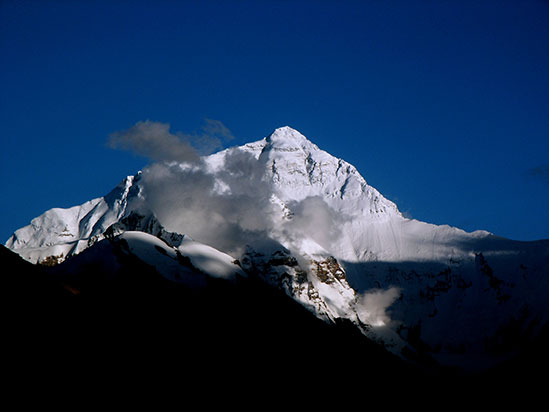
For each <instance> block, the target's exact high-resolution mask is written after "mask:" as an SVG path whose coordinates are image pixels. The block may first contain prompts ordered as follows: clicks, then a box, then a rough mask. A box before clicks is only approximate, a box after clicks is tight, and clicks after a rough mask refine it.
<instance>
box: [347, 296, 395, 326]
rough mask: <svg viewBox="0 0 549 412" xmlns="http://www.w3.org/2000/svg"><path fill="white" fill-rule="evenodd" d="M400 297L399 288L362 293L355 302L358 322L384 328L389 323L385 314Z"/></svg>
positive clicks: (388, 317)
mask: <svg viewBox="0 0 549 412" xmlns="http://www.w3.org/2000/svg"><path fill="white" fill-rule="evenodd" d="M399 296H400V288H397V287H392V288H389V289H387V290H381V289H376V290H371V291H368V292H366V293H363V294H362V295H361V296H360V297H359V298H358V301H357V308H356V309H357V314H358V317H359V318H360V320H361V321H362V322H364V323H366V324H369V325H372V326H377V327H379V326H386V325H389V324H390V323H391V317H390V316H389V314H388V313H387V309H388V308H389V306H391V305H392V304H393V302H394V301H395V300H396V299H397V298H398V297H399Z"/></svg>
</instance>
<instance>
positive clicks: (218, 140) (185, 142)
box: [107, 119, 233, 163]
mask: <svg viewBox="0 0 549 412" xmlns="http://www.w3.org/2000/svg"><path fill="white" fill-rule="evenodd" d="M231 139H233V134H232V133H231V131H230V130H229V129H228V128H227V127H226V126H225V125H224V124H223V123H222V122H220V121H219V120H213V119H205V121H204V125H203V126H202V127H201V128H200V130H199V131H197V132H193V133H182V132H176V133H172V132H170V125H169V124H168V123H162V122H154V121H150V120H146V121H140V122H137V123H136V124H135V125H133V126H132V127H130V128H129V129H127V130H121V131H117V132H114V133H112V134H111V135H110V136H109V140H108V142H107V144H108V146H109V147H111V148H113V149H121V150H128V151H130V152H133V153H135V154H137V155H139V156H143V157H147V158H149V159H150V160H152V161H177V162H181V163H196V162H198V160H199V157H200V155H204V154H209V153H212V152H213V151H215V150H217V149H220V148H222V147H223V144H224V143H225V142H227V141H229V140H231Z"/></svg>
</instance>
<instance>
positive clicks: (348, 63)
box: [0, 0, 549, 242]
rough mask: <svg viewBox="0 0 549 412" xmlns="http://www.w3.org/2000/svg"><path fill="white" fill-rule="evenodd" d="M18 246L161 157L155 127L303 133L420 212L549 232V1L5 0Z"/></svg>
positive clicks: (8, 173) (2, 124)
mask: <svg viewBox="0 0 549 412" xmlns="http://www.w3.org/2000/svg"><path fill="white" fill-rule="evenodd" d="M0 56H1V59H2V60H1V61H0V136H1V139H2V149H1V158H0V161H1V168H0V177H1V180H2V209H1V214H0V239H1V240H2V242H3V241H5V240H6V239H7V238H8V237H9V236H10V235H11V233H12V232H13V231H14V230H15V229H17V228H19V227H21V226H23V225H26V224H28V223H29V222H30V220H31V219H32V218H33V217H35V216H37V215H39V214H41V213H42V212H44V211H45V210H47V209H49V208H52V207H69V206H73V205H76V204H80V203H83V202H84V201H86V200H88V199H91V198H93V197H98V196H101V195H104V194H106V193H107V192H108V191H109V190H110V189H112V188H113V187H114V186H115V185H116V184H117V183H118V182H119V181H120V180H121V179H122V178H123V177H125V176H126V175H129V174H134V173H135V172H136V171H137V170H139V169H140V168H142V167H143V166H144V165H146V163H147V160H146V159H144V158H139V157H137V156H134V155H132V154H130V153H126V152H121V151H115V150H112V149H109V148H108V147H107V146H106V144H105V142H106V140H107V138H108V136H109V134H110V133H112V132H114V131H117V130H121V129H127V128H129V127H131V126H132V125H134V124H135V123H136V122H137V121H140V120H147V119H149V120H153V121H159V122H167V123H170V124H171V127H172V129H171V130H172V131H174V132H176V131H182V132H192V131H195V130H198V129H199V128H200V126H201V125H202V123H203V120H204V119H205V118H210V119H216V120H220V121H222V122H223V123H224V124H225V125H226V126H227V127H228V128H229V129H230V130H231V131H232V133H233V134H234V136H235V139H234V140H233V141H232V142H231V144H234V145H236V144H242V143H244V142H247V141H251V140H256V139H259V138H262V137H264V136H265V135H267V134H269V133H270V132H271V131H272V130H273V129H275V128H276V127H279V126H283V125H290V126H292V127H294V128H296V129H298V130H300V131H301V132H302V133H303V134H304V135H306V136H307V137H309V138H310V139H311V140H312V141H314V142H315V143H316V144H318V145H319V146H320V147H321V148H323V149H325V150H327V151H329V152H330V153H332V154H333V155H335V156H338V157H341V158H344V159H345V160H347V161H348V162H350V163H352V164H354V165H355V166H356V167H357V168H358V170H359V171H360V172H361V173H362V175H363V176H364V177H365V178H366V180H367V181H368V182H369V183H370V184H371V185H373V186H374V187H376V188H377V189H378V190H380V191H381V193H383V194H384V195H385V196H386V197H388V198H389V199H391V200H393V201H395V202H396V203H397V205H398V206H399V208H400V210H401V211H403V212H406V213H407V214H409V215H410V216H411V217H413V218H416V219H419V220H424V221H428V222H432V223H437V224H444V223H445V224H450V225H453V226H458V227H461V228H463V229H465V230H468V231H470V230H475V229H486V230H489V231H491V232H494V233H496V234H498V235H501V236H505V237H509V238H513V239H520V240H533V239H540V238H549V2H548V1H542V0H531V1H527V0H524V1H501V0H500V1H488V0H486V1H479V2H473V1H458V0H456V1H405V0H403V1H381V0H379V1H356V2H354V1H347V2H346V1H311V2H299V1H217V2H212V1H200V2H198V1H197V2H176V1H154V2H152V1H149V2H139V1H131V2H130V1H105V2H102V1H75V2H69V1H10V0H0Z"/></svg>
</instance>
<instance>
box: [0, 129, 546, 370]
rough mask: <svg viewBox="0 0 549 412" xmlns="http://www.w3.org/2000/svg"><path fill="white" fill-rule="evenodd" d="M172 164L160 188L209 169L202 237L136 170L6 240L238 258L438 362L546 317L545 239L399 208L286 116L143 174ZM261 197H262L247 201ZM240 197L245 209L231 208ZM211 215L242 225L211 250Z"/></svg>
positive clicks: (208, 269) (297, 295)
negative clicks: (163, 208)
mask: <svg viewBox="0 0 549 412" xmlns="http://www.w3.org/2000/svg"><path fill="white" fill-rule="evenodd" d="M174 168H175V169H174ZM195 169H196V170H195ZM174 170H181V171H189V170H193V174H188V175H186V174H185V172H181V173H180V174H178V175H177V179H179V180H177V179H172V180H170V181H169V182H170V184H173V185H174V187H173V189H174V190H173V192H177V187H175V186H177V185H179V184H181V185H184V184H185V178H190V177H192V178H193V179H196V182H197V183H196V185H194V186H193V185H190V186H188V187H187V186H183V187H185V188H186V190H185V191H183V192H184V193H188V192H189V191H191V190H198V191H197V192H196V193H197V194H198V193H199V192H200V191H201V190H202V186H200V185H199V183H198V182H210V185H211V187H210V186H207V185H205V186H204V187H203V190H202V191H207V190H210V191H211V192H212V193H210V194H207V196H201V197H200V201H201V202H202V203H201V204H199V205H198V209H197V210H198V211H199V212H200V216H201V219H202V220H204V221H211V222H208V223H212V222H213V224H210V225H209V226H208V231H207V232H208V233H205V232H204V231H203V232H202V234H206V235H208V236H209V237H208V239H211V242H212V244H211V245H204V244H201V243H197V242H194V241H192V240H190V238H189V237H188V236H184V233H187V232H188V231H191V232H192V231H196V230H198V229H196V223H197V222H196V216H197V213H196V212H195V213H194V214H188V210H191V209H192V207H196V206H193V205H192V203H193V202H194V201H195V200H196V199H195V198H193V197H189V198H184V199H186V201H182V202H179V199H180V198H177V197H176V198H174V199H175V200H174V199H171V198H170V199H169V202H170V208H171V210H170V213H169V214H166V213H158V215H157V213H156V212H157V211H159V209H158V208H159V206H158V204H160V205H162V202H159V201H158V200H159V199H154V198H153V193H154V192H153V191H152V190H151V187H150V186H147V179H146V177H145V178H144V177H143V175H142V174H137V175H136V176H130V177H128V178H126V179H125V180H124V181H123V182H122V183H121V184H120V185H119V186H117V187H116V188H115V189H114V190H113V191H112V192H111V193H109V194H108V195H107V196H105V197H103V198H99V199H94V200H91V201H89V202H86V203H84V204H83V205H80V206H75V207H73V208H70V209H52V210H50V211H47V212H45V213H44V214H43V215H41V216H39V217H37V218H36V219H34V220H33V221H32V222H31V224H30V225H29V226H26V227H24V228H21V229H19V230H17V231H16V232H15V233H14V235H13V236H12V237H11V238H10V239H9V240H8V241H7V243H6V246H7V247H9V248H10V249H12V250H14V251H15V252H17V253H19V254H20V255H21V256H22V257H24V258H25V259H27V260H29V261H31V262H33V263H36V262H44V261H46V262H48V263H51V261H58V262H59V261H62V260H64V259H66V258H67V257H70V256H72V255H75V254H77V253H79V252H81V251H82V250H84V249H86V248H87V247H90V246H92V245H93V244H94V243H95V242H97V241H98V240H100V239H103V238H104V237H109V236H115V235H120V236H124V237H127V240H128V242H129V244H130V246H131V247H133V248H134V251H135V253H136V254H137V255H138V256H143V260H144V261H147V260H149V262H150V263H152V264H154V265H155V266H157V267H164V266H165V268H164V269H163V270H164V271H165V272H166V276H167V277H170V276H171V278H173V276H172V275H170V274H169V273H168V272H170V270H171V269H169V267H170V265H171V263H170V264H168V263H164V261H166V262H168V260H166V259H171V260H170V262H171V261H174V260H173V259H174V257H173V256H174V254H176V255H177V253H180V254H182V255H186V256H188V257H189V258H190V259H191V261H192V264H193V265H194V266H196V267H197V268H199V269H200V270H201V271H203V272H205V273H208V274H210V275H212V276H218V277H224V278H225V277H231V276H233V275H234V273H235V272H238V270H240V269H239V268H238V267H236V265H235V264H234V263H233V262H234V261H235V260H236V259H238V260H239V262H240V264H241V266H242V268H243V269H244V270H245V271H246V272H247V273H249V274H254V275H256V276H259V277H262V278H263V279H264V280H266V281H267V282H269V283H271V284H273V285H275V286H277V287H279V288H280V289H282V290H284V291H285V292H286V293H287V294H288V295H290V296H291V297H293V298H294V299H295V300H297V301H298V302H300V303H302V304H303V305H304V306H306V307H307V308H309V309H310V310H311V311H312V312H314V313H315V314H316V315H317V316H319V317H320V318H323V319H325V320H327V321H334V320H336V319H338V318H344V319H349V320H351V321H352V322H354V323H355V324H356V326H357V327H358V328H359V329H360V330H361V331H362V332H363V333H365V334H366V335H368V336H369V337H370V338H372V339H374V340H377V341H379V342H380V343H382V344H384V345H385V346H386V347H387V348H388V349H390V350H392V351H393V352H395V353H398V354H399V355H402V356H405V357H407V358H424V357H425V356H428V357H431V358H433V359H435V360H436V361H438V362H441V363H443V364H447V365H460V366H464V367H471V368H477V367H480V366H487V365H490V364H491V363H494V362H496V361H498V360H500V359H501V358H502V357H504V356H507V355H508V354H509V353H510V352H512V350H513V348H514V347H515V346H517V345H519V344H520V343H521V342H523V341H524V340H528V339H530V338H531V337H532V336H535V334H536V333H537V331H538V330H539V329H540V327H541V326H542V325H544V324H545V323H546V322H547V320H548V318H549V313H548V308H547V305H546V299H545V296H546V294H547V293H548V292H549V280H548V278H549V277H548V276H547V274H548V273H549V241H537V242H516V241H512V240H508V239H504V238H500V237H497V236H495V235H493V234H491V233H488V232H485V231H476V232H473V233H467V232H465V231H463V230H460V229H458V228H454V227H450V226H446V225H442V226H437V225H432V224H428V223H424V222H420V221H417V220H412V219H407V218H405V217H404V216H403V215H402V214H401V213H400V212H399V211H398V208H397V207H396V205H395V204H394V203H393V202H391V201H389V200H388V199H385V198H384V197H383V196H382V195H381V194H380V193H379V192H378V191H377V190H376V189H375V188H373V187H371V186H370V185H368V183H367V182H366V180H365V179H364V178H363V177H362V176H361V175H360V174H359V172H358V171H357V170H356V168H355V167H353V166H352V165H350V164H349V163H347V162H345V161H344V160H342V159H338V158H335V157H333V156H331V155H330V154H329V153H327V152H325V151H323V150H321V149H319V148H318V147H317V146H316V145H315V144H313V143H312V142H311V141H309V140H308V139H306V138H305V137H304V136H303V135H302V134H301V133H299V132H298V131H296V130H294V129H292V128H290V127H282V128H279V129H276V130H275V131H274V132H273V133H272V134H271V135H270V136H268V137H266V138H264V139H261V140H259V141H256V142H252V143H248V144H246V145H244V146H241V147H236V148H230V149H227V150H224V151H221V152H219V153H216V154H213V155H211V156H208V157H205V158H203V159H202V163H201V164H199V165H173V164H172V165H159V166H157V171H156V174H155V176H156V178H157V180H156V181H155V184H156V185H158V184H159V183H162V181H163V180H162V179H163V178H162V176H164V175H165V176H171V175H173V171H174ZM158 171H160V172H161V173H158ZM197 171H198V172H197ZM163 173H164V174H163ZM149 175H150V173H149V174H148V175H147V176H149ZM158 175H160V178H158ZM199 178H200V179H199ZM158 179H159V180H158ZM166 181H167V180H166ZM172 182H173V183H172ZM193 182H194V181H193ZM193 182H191V183H193ZM149 184H150V183H149ZM196 186H197V187H196ZM166 193H168V195H169V194H170V192H166ZM201 194H203V193H201ZM262 197H264V198H265V199H268V201H262V202H260V201H257V202H256V203H253V200H254V199H260V198H262ZM235 199H244V200H243V201H242V202H240V203H236V202H234V200H235ZM160 200H161V201H164V203H165V202H168V198H166V199H160ZM231 201H232V203H231ZM250 202H252V203H253V204H252V206H253V207H250ZM218 204H219V205H223V206H224V208H223V209H221V208H220V207H217V208H215V207H214V206H217V205H218ZM239 207H242V208H243V210H244V212H242V213H240V214H239V213H238V210H237V211H235V210H234V209H238V208H239ZM246 208H249V209H246ZM222 211H223V212H222ZM157 216H158V217H157ZM193 216H194V217H195V218H194V219H193ZM185 218H187V221H186V220H185ZM217 222H218V223H219V224H217ZM199 223H200V222H199ZM229 224H230V225H229ZM216 225H217V226H216ZM216 227H218V228H219V233H218V235H219V237H224V238H226V236H227V234H226V233H227V232H231V231H228V230H225V232H222V228H225V229H226V228H227V227H228V228H229V229H231V230H232V232H235V231H236V232H239V234H240V237H236V236H235V239H241V238H242V234H244V235H250V236H249V242H248V243H247V244H246V245H235V247H234V248H230V250H231V253H233V254H234V253H238V254H237V255H233V256H231V255H230V254H227V253H224V252H227V251H228V250H225V251H224V252H221V251H220V250H218V249H219V248H220V246H219V245H226V244H227V243H226V239H225V243H221V242H219V244H218V242H217V241H216V240H217V239H216V235H217V234H216V233H215V228H216ZM165 228H167V229H169V230H171V232H169V231H167V230H166V229H165ZM174 228H177V231H174ZM136 231H139V232H141V234H139V233H137V232H136ZM212 231H214V233H212ZM124 232H125V233H124ZM143 232H145V233H149V234H151V235H154V236H156V238H158V240H151V239H150V236H148V235H143V234H142V233H143ZM232 232H231V233H232ZM197 233H199V234H200V231H198V232H197ZM191 235H192V236H193V237H195V234H194V233H191ZM156 238H155V239H156ZM151 245H153V246H152V249H151ZM154 246H157V247H163V248H167V249H166V255H165V256H164V255H163V257H162V262H160V261H156V260H155V259H158V258H159V256H157V255H158V253H156V252H155V253H156V254H154V253H153V254H152V255H151V253H152V252H151V251H152V250H153V249H154ZM236 246H238V247H236ZM154 250H157V249H154ZM176 255H175V256H176ZM52 256H53V258H52ZM153 256H154V257H153ZM151 259H152V260H151ZM235 267H236V268H237V269H235ZM509 348H511V349H509Z"/></svg>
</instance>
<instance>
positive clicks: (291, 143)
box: [264, 126, 319, 152]
mask: <svg viewBox="0 0 549 412" xmlns="http://www.w3.org/2000/svg"><path fill="white" fill-rule="evenodd" d="M265 141H266V145H265V147H264V150H274V151H288V152H291V151H305V152H310V151H314V150H319V149H318V147H317V146H316V145H315V144H314V143H312V142H311V141H309V140H308V139H307V138H306V137H305V136H303V135H302V134H301V133H299V132H298V131H297V130H295V129H293V128H291V127H290V126H284V127H279V128H278V129H275V131H274V132H273V133H271V135H269V136H267V137H266V138H265Z"/></svg>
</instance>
